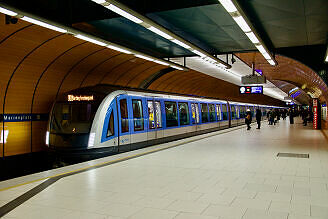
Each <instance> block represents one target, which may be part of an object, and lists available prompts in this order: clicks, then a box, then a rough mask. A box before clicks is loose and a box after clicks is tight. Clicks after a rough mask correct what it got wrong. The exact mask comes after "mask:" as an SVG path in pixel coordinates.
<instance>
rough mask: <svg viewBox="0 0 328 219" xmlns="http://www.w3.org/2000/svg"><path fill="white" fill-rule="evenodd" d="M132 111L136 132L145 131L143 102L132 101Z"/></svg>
mask: <svg viewBox="0 0 328 219" xmlns="http://www.w3.org/2000/svg"><path fill="white" fill-rule="evenodd" d="M132 109H133V124H134V131H142V130H144V119H143V113H142V101H141V100H140V99H139V100H132Z"/></svg>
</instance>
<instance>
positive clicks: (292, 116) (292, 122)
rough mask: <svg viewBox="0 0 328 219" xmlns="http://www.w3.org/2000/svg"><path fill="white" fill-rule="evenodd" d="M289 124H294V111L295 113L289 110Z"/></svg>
mask: <svg viewBox="0 0 328 219" xmlns="http://www.w3.org/2000/svg"><path fill="white" fill-rule="evenodd" d="M289 122H290V124H294V111H293V109H289Z"/></svg>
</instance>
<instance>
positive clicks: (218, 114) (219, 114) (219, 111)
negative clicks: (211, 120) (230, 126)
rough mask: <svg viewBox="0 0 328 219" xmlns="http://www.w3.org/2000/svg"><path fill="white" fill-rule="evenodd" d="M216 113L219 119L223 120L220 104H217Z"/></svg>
mask: <svg viewBox="0 0 328 219" xmlns="http://www.w3.org/2000/svg"><path fill="white" fill-rule="evenodd" d="M216 115H217V117H218V121H220V120H222V116H221V106H220V104H216Z"/></svg>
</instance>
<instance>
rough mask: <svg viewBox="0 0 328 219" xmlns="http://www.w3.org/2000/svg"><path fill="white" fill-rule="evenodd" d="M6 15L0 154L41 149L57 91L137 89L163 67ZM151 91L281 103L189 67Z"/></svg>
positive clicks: (0, 56)
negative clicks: (241, 91)
mask: <svg viewBox="0 0 328 219" xmlns="http://www.w3.org/2000/svg"><path fill="white" fill-rule="evenodd" d="M4 19H5V17H4V15H2V14H0V28H1V31H0V106H1V107H0V115H2V120H0V130H1V133H2V134H1V140H2V141H1V143H0V157H4V156H12V155H18V154H24V153H31V152H37V151H41V150H44V149H45V134H46V124H47V115H48V113H49V111H50V109H51V106H52V104H53V102H54V101H55V99H56V97H57V96H58V95H59V94H61V93H64V92H66V91H69V90H72V89H76V88H79V87H85V86H91V85H96V84H99V83H103V84H113V85H121V86H128V87H135V88H138V87H140V85H141V84H142V83H143V82H144V81H145V80H146V79H148V78H149V77H150V76H151V75H153V74H155V73H157V72H159V71H161V70H163V69H165V68H167V67H166V66H163V65H159V64H155V63H153V62H149V61H145V60H143V59H139V58H136V57H134V56H133V55H127V54H122V53H119V52H116V51H113V50H110V49H108V48H104V47H100V46H97V45H94V44H91V43H88V42H85V41H82V40H80V39H77V38H74V37H73V36H71V35H68V34H61V33H57V32H54V31H51V30H48V29H45V28H42V27H39V26H36V25H31V24H29V23H27V22H24V21H22V20H19V21H18V23H17V24H5V21H4ZM149 89H152V90H158V91H168V92H176V93H184V94H195V95H200V96H210V97H215V98H220V99H227V97H229V99H230V100H234V101H243V102H252V103H262V104H281V102H280V101H278V100H275V99H272V98H269V97H267V96H263V95H256V96H254V95H253V96H241V95H240V94H239V92H238V87H237V86H236V85H233V84H230V83H228V82H225V81H222V80H219V79H216V78H213V77H210V76H207V75H204V74H202V73H199V72H196V71H192V70H191V71H186V72H184V71H178V70H177V71H172V72H169V73H167V74H165V75H164V76H162V77H160V78H159V79H157V80H155V81H154V82H153V83H152V84H151V85H150V87H149ZM3 137H5V138H4V139H3ZM4 140H5V141H4Z"/></svg>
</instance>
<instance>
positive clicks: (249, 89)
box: [239, 86, 263, 94]
mask: <svg viewBox="0 0 328 219" xmlns="http://www.w3.org/2000/svg"><path fill="white" fill-rule="evenodd" d="M239 93H241V94H263V86H241V87H239Z"/></svg>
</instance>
